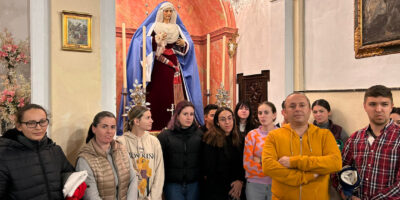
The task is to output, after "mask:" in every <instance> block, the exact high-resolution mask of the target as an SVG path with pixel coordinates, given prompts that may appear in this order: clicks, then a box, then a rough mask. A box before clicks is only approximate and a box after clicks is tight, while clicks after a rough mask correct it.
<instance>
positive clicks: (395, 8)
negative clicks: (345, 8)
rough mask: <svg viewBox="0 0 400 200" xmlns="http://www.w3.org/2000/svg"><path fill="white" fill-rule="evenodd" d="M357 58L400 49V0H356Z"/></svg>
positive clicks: (355, 39)
mask: <svg viewBox="0 0 400 200" xmlns="http://www.w3.org/2000/svg"><path fill="white" fill-rule="evenodd" d="M354 14H355V18H354V20H355V23H354V25H355V27H354V50H355V54H356V55H355V57H356V58H363V57H370V56H379V55H386V54H393V53H399V52H400V1H398V0H355V12H354Z"/></svg>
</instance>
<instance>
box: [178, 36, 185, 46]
mask: <svg viewBox="0 0 400 200" xmlns="http://www.w3.org/2000/svg"><path fill="white" fill-rule="evenodd" d="M176 44H177V45H178V46H180V47H184V46H185V45H186V42H185V40H183V39H181V38H179V39H178V40H177V41H176Z"/></svg>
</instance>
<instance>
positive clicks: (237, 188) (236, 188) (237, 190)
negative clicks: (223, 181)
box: [229, 180, 243, 199]
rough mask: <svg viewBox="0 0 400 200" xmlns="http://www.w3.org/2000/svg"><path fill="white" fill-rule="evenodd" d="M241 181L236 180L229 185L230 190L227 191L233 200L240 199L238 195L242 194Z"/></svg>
mask: <svg viewBox="0 0 400 200" xmlns="http://www.w3.org/2000/svg"><path fill="white" fill-rule="evenodd" d="M242 186H243V183H242V181H239V180H236V181H233V182H232V183H231V187H232V188H231V190H230V191H229V195H230V196H232V197H233V198H235V199H240V195H241V193H242Z"/></svg>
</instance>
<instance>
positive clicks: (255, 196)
mask: <svg viewBox="0 0 400 200" xmlns="http://www.w3.org/2000/svg"><path fill="white" fill-rule="evenodd" d="M246 198H247V200H271V198H272V193H271V185H266V184H261V183H252V182H248V181H247V184H246Z"/></svg>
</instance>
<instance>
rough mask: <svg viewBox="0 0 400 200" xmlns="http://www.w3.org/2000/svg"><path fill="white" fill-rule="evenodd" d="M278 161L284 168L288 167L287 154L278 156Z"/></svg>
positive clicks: (288, 159)
mask: <svg viewBox="0 0 400 200" xmlns="http://www.w3.org/2000/svg"><path fill="white" fill-rule="evenodd" d="M278 162H279V163H280V164H281V165H283V166H284V167H286V168H290V158H289V157H288V156H283V157H282V158H279V160H278Z"/></svg>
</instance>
